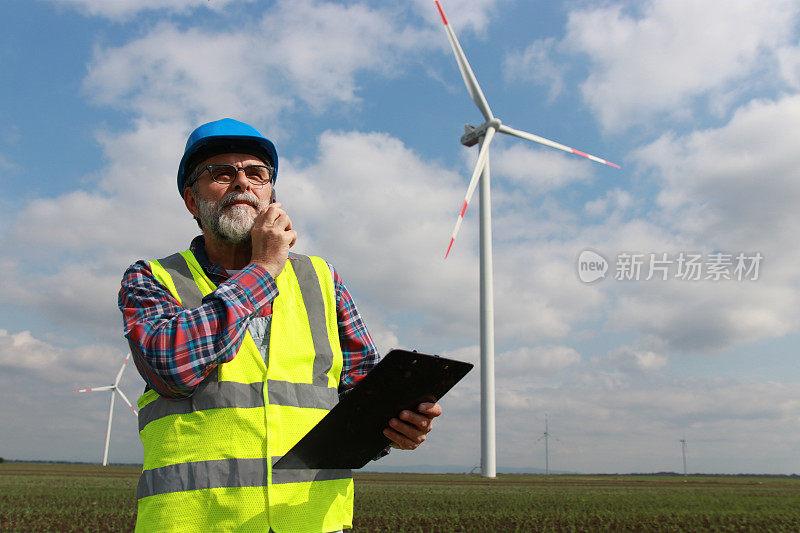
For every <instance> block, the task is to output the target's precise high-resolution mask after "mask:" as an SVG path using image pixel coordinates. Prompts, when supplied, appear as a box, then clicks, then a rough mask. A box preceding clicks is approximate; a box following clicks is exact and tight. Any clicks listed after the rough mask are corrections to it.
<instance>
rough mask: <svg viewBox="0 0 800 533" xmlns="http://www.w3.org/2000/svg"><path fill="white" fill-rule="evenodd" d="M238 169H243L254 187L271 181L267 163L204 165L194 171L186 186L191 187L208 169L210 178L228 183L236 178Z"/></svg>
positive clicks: (270, 170) (257, 187)
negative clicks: (238, 165) (239, 165)
mask: <svg viewBox="0 0 800 533" xmlns="http://www.w3.org/2000/svg"><path fill="white" fill-rule="evenodd" d="M240 170H242V171H244V175H245V177H246V178H247V179H248V181H249V182H250V184H251V185H252V186H253V188H255V189H259V188H261V187H263V186H264V185H266V184H267V183H270V182H271V181H272V167H270V166H268V165H247V166H246V167H236V166H233V165H206V166H204V167H203V168H201V169H198V170H197V172H195V174H194V176H192V178H190V179H189V182H188V183H187V185H186V186H187V187H191V186H192V185H194V182H195V181H197V180H198V179H200V176H202V175H203V172H206V171H208V173H209V175H210V176H211V179H212V180H214V181H216V182H217V183H221V184H223V185H229V184H231V183H233V182H234V180H236V176H237V175H238V173H239V171H240Z"/></svg>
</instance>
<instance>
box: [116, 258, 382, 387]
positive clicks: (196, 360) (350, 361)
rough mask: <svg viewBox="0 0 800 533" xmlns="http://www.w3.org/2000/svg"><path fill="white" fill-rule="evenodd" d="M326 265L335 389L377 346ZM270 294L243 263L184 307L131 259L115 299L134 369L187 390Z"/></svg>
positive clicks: (236, 339)
mask: <svg viewBox="0 0 800 533" xmlns="http://www.w3.org/2000/svg"><path fill="white" fill-rule="evenodd" d="M328 266H329V267H330V270H331V275H332V276H333V281H334V288H335V292H336V304H337V305H336V310H337V320H338V328H339V342H340V345H341V348H342V356H343V359H344V364H343V367H342V376H341V382H340V386H339V391H340V392H343V391H346V390H348V389H350V388H351V387H353V386H354V385H355V384H356V383H357V382H358V381H359V380H360V379H361V378H363V377H364V376H365V375H366V374H367V372H369V371H370V370H371V369H372V368H373V367H374V366H375V365H376V364H377V362H378V351H377V349H376V348H375V345H374V343H373V342H372V338H371V337H370V334H369V331H367V328H366V325H365V324H364V322H363V320H362V318H361V315H360V314H359V312H358V310H357V309H356V306H355V303H354V302H353V298H352V297H351V295H350V292H349V291H348V290H347V287H345V285H344V282H343V281H342V278H341V277H340V276H339V274H338V273H337V272H336V270H335V269H334V268H333V267H332V266H330V264H329V265H328ZM277 296H278V288H277V286H276V284H275V280H274V279H273V278H272V276H270V275H269V273H267V271H266V270H265V269H263V268H261V267H258V266H256V265H249V266H247V267H246V268H245V269H244V270H242V271H241V272H239V273H238V274H236V275H235V276H232V277H231V278H229V279H228V280H227V281H224V282H222V283H220V284H219V286H218V287H217V290H216V291H214V292H212V293H211V294H209V295H207V296H206V297H205V298H203V304H202V305H201V306H200V307H197V308H194V309H184V308H183V307H181V305H180V304H179V303H178V301H177V300H176V299H175V298H174V297H173V296H172V295H171V294H170V293H169V291H168V290H167V289H166V288H164V287H163V286H162V285H161V284H160V283H159V282H158V281H156V279H155V277H154V276H153V274H152V272H151V270H150V267H149V265H148V263H146V262H145V261H139V262H137V263H136V264H134V265H132V266H131V267H130V268H128V270H127V271H126V272H125V275H124V276H123V280H122V287H121V289H120V292H119V300H118V304H119V308H120V310H121V311H122V315H123V322H124V335H125V337H126V338H127V339H128V344H129V345H130V348H131V353H132V355H133V358H134V362H135V363H136V367H137V369H138V370H139V374H141V376H142V378H143V379H144V380H145V382H146V383H147V384H148V386H150V387H151V388H152V389H154V390H155V391H156V392H158V393H159V394H160V395H162V396H165V397H167V398H174V399H179V398H186V397H188V396H191V395H192V393H193V392H194V389H195V388H196V387H197V385H198V384H199V383H200V382H201V381H202V380H203V379H204V378H205V377H206V376H207V375H208V374H209V372H211V371H212V370H213V369H214V368H215V367H216V366H217V365H218V364H219V363H225V362H228V361H230V360H231V359H233V357H234V355H235V354H236V352H237V351H238V350H239V347H240V346H241V343H242V341H243V339H244V333H245V331H246V329H247V324H248V321H249V319H250V317H253V316H268V315H269V314H270V313H271V312H272V302H273V300H274V299H275V298H276V297H277Z"/></svg>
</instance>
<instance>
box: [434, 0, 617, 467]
mask: <svg viewBox="0 0 800 533" xmlns="http://www.w3.org/2000/svg"><path fill="white" fill-rule="evenodd" d="M435 4H436V7H437V9H438V10H439V15H440V16H441V17H442V23H444V30H445V32H446V33H447V38H448V39H449V40H450V47H451V48H452V49H453V54H454V55H455V56H456V62H457V63H458V69H459V70H460V71H461V77H462V78H464V84H465V85H466V86H467V91H469V94H470V96H471V97H472V101H473V102H475V105H476V106H478V109H479V110H480V112H481V114H482V115H483V118H484V120H485V122H484V123H483V124H481V125H480V126H478V127H473V126H471V125H469V124H467V125H466V126H465V129H466V132H465V133H464V135H463V136H462V137H461V144H463V145H464V146H474V145H475V144H478V143H480V150H479V151H478V162H477V164H476V165H475V170H474V171H473V172H472V178H470V181H469V186H468V187H467V194H466V195H465V196H464V202H463V204H462V205H461V212H460V213H459V214H458V219H457V220H456V225H455V228H454V229H453V234H452V235H451V237H450V244H449V245H448V246H447V252H445V255H444V257H445V259H447V256H448V255H450V249H451V248H452V247H453V243H454V242H455V240H456V235H457V234H458V230H459V228H461V222H462V221H463V220H464V213H465V212H466V210H467V205H469V201H470V199H471V198H472V194H473V193H474V192H475V187H476V186H477V184H478V180H479V179H480V183H481V192H480V314H481V321H480V322H481V475H482V476H483V477H492V478H493V477H497V463H496V451H495V418H494V412H495V402H494V396H495V393H494V296H493V289H492V214H491V197H490V192H489V190H490V184H489V181H490V180H489V145H490V144H491V142H492V139H493V138H494V134H495V133H496V132H498V131H499V132H500V133H505V134H507V135H513V136H515V137H519V138H521V139H526V140H528V141H533V142H536V143H539V144H543V145H545V146H549V147H551V148H556V149H558V150H562V151H564V152H569V153H571V154H575V155H579V156H582V157H586V158H588V159H591V160H592V161H595V162H597V163H602V164H604V165H609V166H612V167H615V168H619V165H616V164H614V163H611V162H609V161H606V160H605V159H602V158H599V157H597V156H594V155H591V154H587V153H586V152H581V151H580V150H576V149H574V148H570V147H569V146H565V145H563V144H560V143H557V142H555V141H551V140H549V139H545V138H544V137H540V136H538V135H534V134H532V133H528V132H526V131H520V130H515V129H514V128H510V127H508V126H506V125H505V124H503V123H502V122H501V120H500V119H499V118H497V117H495V116H494V115H493V114H492V110H491V109H490V108H489V103H488V102H487V101H486V98H485V97H484V96H483V91H482V90H481V87H480V85H478V80H477V79H476V78H475V74H473V72H472V68H471V67H470V66H469V62H468V61H467V58H466V56H465V55H464V51H463V50H462V49H461V45H460V44H459V42H458V39H457V38H456V35H455V33H453V29H452V28H451V27H450V23H449V22H448V21H447V16H445V14H444V10H443V9H442V5H441V4H440V3H439V0H435ZM481 178H482V179H481Z"/></svg>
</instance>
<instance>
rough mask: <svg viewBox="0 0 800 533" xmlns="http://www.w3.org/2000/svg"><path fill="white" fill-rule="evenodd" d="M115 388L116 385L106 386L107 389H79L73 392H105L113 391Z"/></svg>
mask: <svg viewBox="0 0 800 533" xmlns="http://www.w3.org/2000/svg"><path fill="white" fill-rule="evenodd" d="M113 388H114V385H106V386H105V387H92V388H90V389H78V390H76V391H72V392H98V391H103V390H111V389H113Z"/></svg>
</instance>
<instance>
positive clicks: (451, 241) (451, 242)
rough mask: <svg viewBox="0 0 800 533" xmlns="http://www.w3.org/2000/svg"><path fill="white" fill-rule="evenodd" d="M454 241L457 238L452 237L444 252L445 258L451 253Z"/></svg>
mask: <svg viewBox="0 0 800 533" xmlns="http://www.w3.org/2000/svg"><path fill="white" fill-rule="evenodd" d="M453 241H455V239H454V238H453V237H450V244H449V245H448V246H447V252H446V253H445V254H444V258H445V259H447V256H448V255H450V248H452V247H453Z"/></svg>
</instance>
